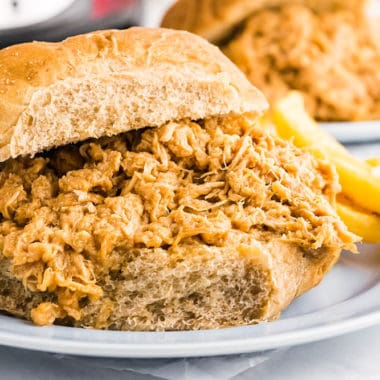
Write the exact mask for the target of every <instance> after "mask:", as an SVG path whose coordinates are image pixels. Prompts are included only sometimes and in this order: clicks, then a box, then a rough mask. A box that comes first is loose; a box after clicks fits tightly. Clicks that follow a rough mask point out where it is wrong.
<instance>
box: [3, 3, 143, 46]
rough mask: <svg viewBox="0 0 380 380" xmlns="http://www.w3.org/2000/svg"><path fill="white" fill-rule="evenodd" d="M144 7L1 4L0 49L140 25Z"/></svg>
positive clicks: (122, 5) (125, 5)
mask: <svg viewBox="0 0 380 380" xmlns="http://www.w3.org/2000/svg"><path fill="white" fill-rule="evenodd" d="M142 3H143V1H141V0H61V1H50V0H8V1H7V0H4V1H1V0H0V13H1V14H2V15H1V14H0V47H5V46H8V45H12V44H15V43H20V42H27V41H33V40H40V41H59V40H62V39H64V38H66V37H68V36H71V35H75V34H79V33H85V32H89V31H92V30H97V29H109V28H126V27H128V26H132V25H139V23H140V21H141V18H142V10H143V4H142ZM60 9H61V10H60ZM36 20H37V22H36Z"/></svg>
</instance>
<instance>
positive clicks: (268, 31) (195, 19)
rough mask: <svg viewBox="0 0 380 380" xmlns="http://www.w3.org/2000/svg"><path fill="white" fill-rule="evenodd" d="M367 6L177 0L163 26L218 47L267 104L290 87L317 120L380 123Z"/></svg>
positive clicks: (377, 57)
mask: <svg viewBox="0 0 380 380" xmlns="http://www.w3.org/2000/svg"><path fill="white" fill-rule="evenodd" d="M365 3H366V1H357V0H353V1H347V0H323V1H315V0H313V1H312V0H291V1H289V0H287V1H285V0H262V1H250V0H248V1H247V0H229V1H224V0H215V1H211V0H200V1H195V0H179V1H178V2H177V3H175V5H174V6H173V7H172V9H170V10H169V11H168V13H167V15H166V16H165V18H164V20H163V23H162V24H163V26H165V27H171V28H176V29H185V30H189V31H191V32H194V33H197V34H200V35H202V36H204V37H206V38H208V39H209V40H210V41H213V42H217V43H218V44H219V46H220V47H222V50H223V52H224V53H225V54H226V55H227V56H228V57H229V58H230V59H231V60H232V61H233V62H234V63H235V64H237V66H238V67H239V68H240V69H241V70H242V71H243V72H244V73H245V74H246V75H247V77H248V79H249V80H250V81H251V82H252V83H253V84H254V85H255V86H257V87H258V88H260V89H261V90H262V91H263V92H264V94H265V95H266V96H267V97H268V99H269V100H270V102H271V103H274V102H276V101H277V100H278V99H279V98H281V97H283V96H284V95H285V94H286V93H287V92H288V91H289V90H293V89H295V90H298V91H300V92H302V93H303V95H304V97H305V100H306V105H307V108H308V111H309V112H310V113H311V114H312V115H313V116H314V118H316V119H318V120H323V121H334V120H336V121H341V120H367V119H380V45H379V39H378V34H376V33H375V32H374V31H373V28H372V25H371V21H370V19H369V18H368V17H367V16H366V14H365V11H364V10H365Z"/></svg>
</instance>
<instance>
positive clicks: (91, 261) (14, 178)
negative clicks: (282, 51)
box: [0, 117, 353, 325]
mask: <svg viewBox="0 0 380 380" xmlns="http://www.w3.org/2000/svg"><path fill="white" fill-rule="evenodd" d="M338 190H339V186H338V183H337V181H336V178H335V174H334V172H333V171H332V169H331V168H330V167H329V166H328V165H327V164H326V163H325V162H323V161H318V160H316V159H314V158H313V157H312V156H311V155H309V154H307V153H305V152H302V151H300V150H298V149H296V148H294V147H293V146H291V145H289V144H288V143H286V142H284V141H280V140H276V139H274V138H273V137H270V136H268V135H267V134H266V133H264V132H263V131H261V130H260V128H259V127H256V126H254V124H252V122H250V120H248V119H242V118H240V119H238V118H232V117H230V118H228V117H224V118H221V119H209V120H205V121H202V122H192V121H181V122H170V123H168V124H166V125H164V126H162V127H160V128H154V129H153V128H147V129H145V130H141V131H134V132H129V133H125V134H122V135H119V136H116V137H112V138H102V139H99V140H92V141H86V142H83V143H79V144H76V145H71V146H65V147H62V148H59V149H57V150H54V151H50V152H48V153H45V154H42V155H40V156H38V157H35V158H18V159H15V160H8V161H6V162H5V163H3V164H2V166H1V170H0V213H1V221H0V249H1V251H2V252H3V254H4V255H5V256H6V257H8V258H10V259H11V262H12V270H13V272H14V275H15V276H16V277H17V278H18V279H19V280H20V281H22V282H23V284H24V286H25V287H27V288H28V289H29V290H31V291H33V292H50V293H52V294H54V295H55V302H54V303H51V302H44V303H42V304H40V305H39V306H38V307H36V308H35V309H34V310H33V311H32V315H31V317H32V319H33V320H34V322H35V323H37V324H42V325H43V324H51V323H53V322H54V320H55V319H56V318H64V317H66V318H67V317H71V318H74V319H75V320H80V318H81V308H82V302H84V301H85V302H91V301H93V300H97V299H99V298H100V297H102V289H101V287H100V286H99V285H98V280H99V279H100V278H102V276H107V275H108V274H109V273H110V271H112V270H115V269H118V265H120V262H122V261H123V260H122V259H121V257H122V256H124V257H125V255H128V252H130V251H132V250H133V254H134V255H135V254H136V252H138V251H139V250H141V252H146V250H147V249H152V252H154V251H155V250H154V249H156V248H162V249H166V250H168V252H170V250H171V249H172V248H173V247H177V248H178V247H181V246H183V247H189V246H191V245H192V244H197V245H199V244H205V245H213V246H218V247H223V246H226V245H231V244H233V243H234V242H233V240H234V239H233V236H236V235H237V233H238V235H239V236H244V235H245V236H249V238H250V239H251V238H252V236H253V237H255V238H257V239H260V240H261V241H266V240H268V239H274V238H275V239H281V240H285V241H288V242H293V243H294V244H297V245H298V246H301V247H303V248H304V249H305V254H310V255H317V254H318V252H322V251H323V250H325V249H329V248H331V247H334V248H337V247H347V248H352V241H353V240H352V236H351V235H350V234H349V233H348V232H347V230H346V228H345V226H344V225H343V224H342V222H341V221H340V220H339V218H338V217H337V216H336V214H335V211H334V210H333V208H332V206H331V204H333V203H334V200H335V195H336V193H337V191H338ZM152 254H153V253H152Z"/></svg>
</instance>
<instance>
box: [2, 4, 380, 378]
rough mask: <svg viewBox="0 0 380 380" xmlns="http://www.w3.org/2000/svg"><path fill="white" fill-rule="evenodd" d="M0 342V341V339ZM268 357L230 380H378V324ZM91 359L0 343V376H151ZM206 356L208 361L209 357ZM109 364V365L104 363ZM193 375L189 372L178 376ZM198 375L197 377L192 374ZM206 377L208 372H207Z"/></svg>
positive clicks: (361, 150)
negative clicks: (2, 345)
mask: <svg viewBox="0 0 380 380" xmlns="http://www.w3.org/2000/svg"><path fill="white" fill-rule="evenodd" d="M145 1H146V4H147V6H149V7H152V6H154V7H156V8H157V9H156V11H155V14H153V15H152V13H151V12H150V13H149V14H148V15H147V17H146V20H145V24H146V25H149V26H154V25H156V24H157V17H158V15H159V14H160V13H161V12H162V9H164V8H165V7H166V6H167V4H168V3H170V0H145ZM351 150H352V152H353V153H354V154H355V155H357V156H360V157H363V158H364V157H370V156H380V144H372V145H368V146H363V145H361V146H353V147H351ZM0 344H1V342H0ZM268 355H269V359H268V360H266V361H265V362H263V363H262V364H259V365H257V366H256V367H254V368H252V369H250V370H248V371H245V372H244V373H241V374H240V375H237V376H235V377H234V380H248V379H249V380H251V379H256V378H257V379H260V380H304V379H308V380H320V379H324V380H336V379H339V380H361V379H366V380H378V379H380V326H379V327H374V328H370V329H367V330H363V331H360V332H356V333H352V334H348V335H345V336H342V337H339V338H334V339H329V340H325V341H322V342H317V343H312V344H307V345H303V346H298V347H292V348H288V349H282V350H280V351H277V352H274V353H271V354H268ZM94 360H95V361H96V359H80V361H78V359H75V358H68V357H62V356H57V355H51V354H46V353H38V352H32V351H26V350H18V349H12V348H8V347H1V346H0V380H3V379H4V380H20V379H27V380H61V379H71V380H76V379H80V380H96V379H112V380H119V379H120V380H121V379H131V380H153V379H157V377H152V376H149V375H141V374H136V373H134V372H131V371H126V370H121V369H120V366H118V367H119V369H112V368H100V367H99V365H97V366H94V365H93V364H94ZM210 360H211V359H210ZM108 367H109V366H108ZM182 378H185V379H186V380H187V379H189V380H190V379H192V378H195V377H194V376H192V375H188V376H186V377H182ZM196 378H197V380H198V379H200V378H199V376H197V377H196ZM207 378H208V379H210V378H212V376H208V377H207Z"/></svg>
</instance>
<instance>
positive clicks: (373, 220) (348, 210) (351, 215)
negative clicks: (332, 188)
mask: <svg viewBox="0 0 380 380" xmlns="http://www.w3.org/2000/svg"><path fill="white" fill-rule="evenodd" d="M337 212H338V215H339V216H340V218H341V219H342V220H343V222H344V223H345V224H346V226H347V227H348V228H349V230H350V231H351V232H353V233H354V234H356V235H358V236H360V237H361V238H362V239H363V242H364V243H380V216H379V215H376V214H373V213H370V212H367V211H365V210H359V209H357V208H355V207H354V206H353V205H351V204H349V203H348V202H346V201H342V200H338V202H337Z"/></svg>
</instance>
